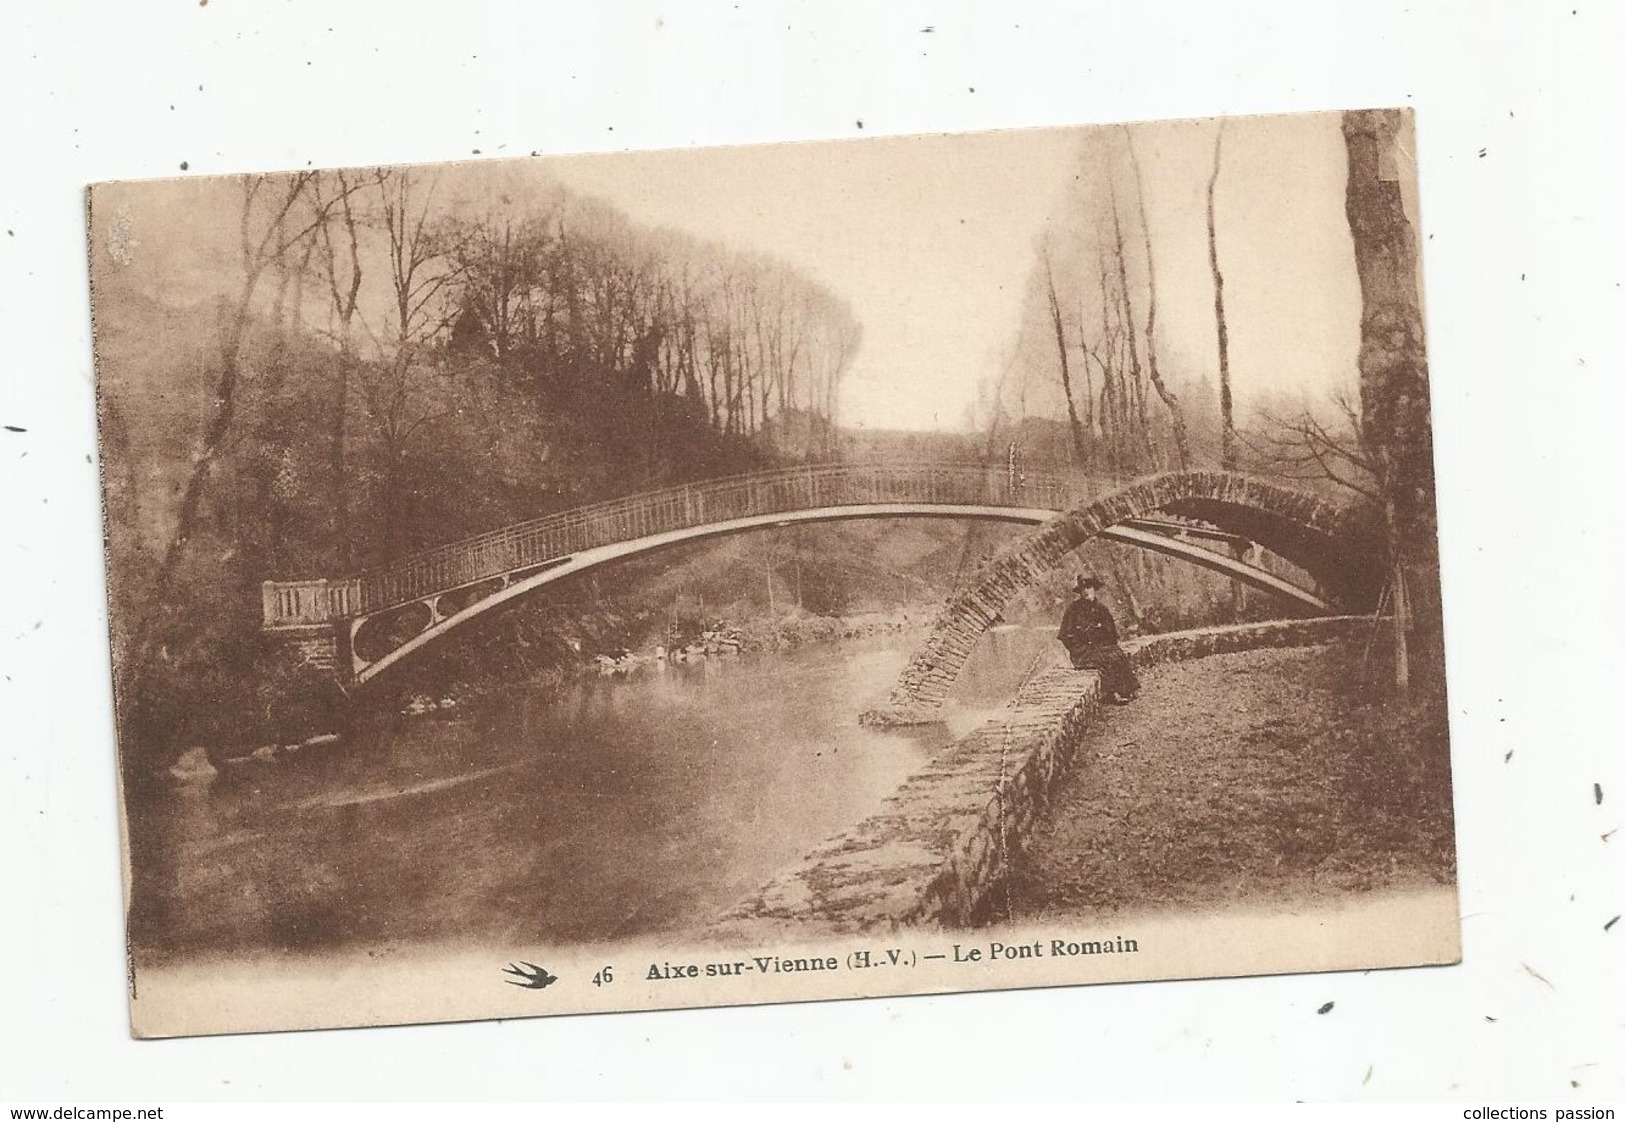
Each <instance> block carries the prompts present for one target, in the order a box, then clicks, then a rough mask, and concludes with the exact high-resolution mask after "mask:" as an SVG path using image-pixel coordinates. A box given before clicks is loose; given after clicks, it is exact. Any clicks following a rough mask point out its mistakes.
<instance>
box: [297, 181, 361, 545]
mask: <svg viewBox="0 0 1625 1122" xmlns="http://www.w3.org/2000/svg"><path fill="white" fill-rule="evenodd" d="M331 174H332V176H333V179H334V181H335V188H334V190H333V191H332V192H329V190H328V188H327V186H326V184H325V182H324V178H323V175H322V174H320V173H318V174H317V175H316V176H314V177H313V178H312V180H311V190H310V206H311V211H312V214H313V215H314V216H315V221H316V240H317V243H318V245H319V247H320V248H319V254H320V261H321V267H322V276H323V278H324V279H325V280H326V281H327V294H328V299H329V301H330V304H329V312H330V314H331V320H332V322H333V324H334V327H333V335H334V337H335V339H336V340H337V342H338V355H337V358H336V361H335V363H334V375H333V416H332V426H333V430H332V435H331V443H330V445H329V447H330V453H329V461H328V462H329V469H330V470H331V472H332V487H333V490H332V495H331V497H330V499H329V500H328V501H329V504H330V505H329V515H330V517H331V524H332V535H333V543H334V546H335V548H336V550H337V554H338V556H337V562H338V566H339V569H340V571H341V572H348V571H349V570H350V568H351V566H352V562H353V561H354V543H353V538H352V535H351V533H350V520H349V480H348V479H347V478H346V475H345V445H346V441H347V438H348V433H347V428H348V422H349V416H350V382H351V376H352V372H353V370H354V368H355V364H356V352H355V317H356V306H357V302H358V300H359V299H360V295H361V278H362V273H363V267H362V253H361V243H360V233H359V229H358V226H359V223H358V220H357V216H356V207H355V204H354V202H353V201H352V199H353V196H354V194H355V192H356V190H357V188H358V186H359V184H358V182H355V181H352V179H351V178H350V177H349V176H348V175H347V174H346V173H345V172H342V171H336V172H332V173H331ZM330 193H332V195H333V197H332V198H331V199H328V198H326V197H325V196H327V195H328V194H330ZM335 224H337V225H338V226H339V230H338V234H339V236H340V238H341V239H342V240H340V241H338V242H335V240H334V229H333V227H334V225H335Z"/></svg>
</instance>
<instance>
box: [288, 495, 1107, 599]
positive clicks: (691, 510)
mask: <svg viewBox="0 0 1625 1122" xmlns="http://www.w3.org/2000/svg"><path fill="white" fill-rule="evenodd" d="M1091 490H1092V488H1091V486H1090V484H1089V481H1088V480H1086V479H1083V478H1081V477H1065V476H1060V475H1051V474H1043V473H1028V474H1023V475H1019V476H1015V477H1012V475H1011V474H1010V473H1009V472H1008V471H1006V470H1005V469H1003V468H984V467H978V466H964V465H953V464H919V465H913V464H818V465H811V466H805V467H793V468H782V469H777V470H774V471H765V472H754V473H752V474H749V475H739V476H732V477H727V478H723V479H715V480H706V481H704V482H701V483H688V484H682V485H680V486H676V487H668V488H665V489H663V490H660V491H652V492H646V493H643V494H639V495H630V496H627V497H625V498H620V499H612V500H609V501H607V502H600V503H593V504H591V505H589V506H582V507H577V508H574V509H572V510H566V511H561V512H559V513H557V514H550V515H545V516H543V517H541V518H534V519H531V520H529V521H526V522H519V523H515V524H514V525H511V526H504V527H502V528H501V529H498V530H492V531H489V532H487V533H483V534H479V535H476V536H474V537H471V538H465V539H462V540H460V541H455V542H449V543H447V544H446V545H443V546H437V547H435V548H434V549H430V550H427V551H425V552H423V553H420V554H417V555H416V556H413V557H409V558H406V559H405V560H403V561H400V562H398V563H396V564H394V565H391V566H389V567H387V568H384V569H378V570H373V571H371V572H367V573H363V574H361V575H360V576H359V577H354V578H349V579H346V580H340V581H295V582H267V584H266V588H265V593H264V597H265V623H266V626H267V627H289V626H306V625H309V624H312V623H320V622H323V621H325V620H331V619H341V618H344V617H346V616H351V615H359V614H365V613H370V612H375V611H379V610H381V609H384V608H389V607H393V606H395V605H397V604H404V603H408V602H410V601H413V600H417V599H420V598H422V597H425V596H432V595H434V594H435V593H437V592H443V591H446V590H448V589H452V588H459V587H462V586H464V585H469V584H474V583H477V582H478V581H481V580H485V579H489V578H492V577H497V576H501V575H502V574H504V573H513V572H515V571H521V570H524V569H528V568H534V567H540V566H543V565H546V564H548V563H549V562H556V561H559V560H562V559H564V558H567V557H569V556H571V555H572V554H576V553H580V552H581V551H583V550H587V549H593V548H596V547H599V546H605V545H613V544H616V543H618V542H623V541H630V540H632V539H635V538H643V537H649V536H652V535H655V534H662V533H669V532H673V531H678V530H686V529H692V528H694V527H698V526H706V525H714V524H717V523H721V522H729V521H733V520H736V519H742V518H754V517H760V516H762V515H768V514H780V513H788V512H791V511H798V510H811V509H818V508H823V507H843V506H875V505H881V504H891V503H906V504H918V505H939V504H940V505H954V506H998V507H1024V508H1033V509H1041V510H1061V509H1066V508H1067V507H1070V506H1072V505H1074V504H1075V503H1077V502H1078V501H1081V500H1082V499H1084V498H1086V497H1087V495H1088V493H1089V492H1090V491H1091ZM318 586H319V587H318Z"/></svg>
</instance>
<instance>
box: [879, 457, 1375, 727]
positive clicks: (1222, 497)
mask: <svg viewBox="0 0 1625 1122" xmlns="http://www.w3.org/2000/svg"><path fill="white" fill-rule="evenodd" d="M1156 513H1168V514H1174V515H1181V516H1185V517H1190V518H1196V519H1201V520H1202V521H1204V522H1208V523H1211V524H1213V525H1215V526H1218V527H1221V528H1222V529H1225V530H1229V531H1233V532H1234V533H1236V534H1237V535H1238V536H1242V537H1245V538H1247V539H1249V540H1251V541H1254V542H1256V543H1258V544H1259V545H1262V546H1263V547H1264V548H1266V549H1268V550H1270V551H1271V552H1273V553H1275V554H1277V555H1279V556H1281V557H1283V558H1285V559H1286V560H1287V561H1290V562H1292V563H1293V564H1294V565H1297V566H1298V567H1299V568H1301V569H1303V570H1305V571H1306V572H1308V573H1309V574H1310V575H1311V576H1313V577H1314V578H1315V579H1316V580H1317V581H1318V582H1319V583H1320V585H1321V587H1322V589H1323V590H1325V592H1326V594H1327V597H1328V600H1329V601H1330V605H1331V606H1335V607H1336V608H1338V609H1339V610H1342V611H1347V612H1360V611H1368V610H1371V609H1372V608H1373V606H1374V605H1375V602H1376V599H1377V596H1378V594H1379V591H1380V588H1381V579H1382V571H1383V566H1382V563H1381V557H1380V556H1379V546H1378V542H1379V541H1380V538H1379V536H1378V535H1376V534H1374V533H1372V532H1371V530H1372V527H1371V525H1370V521H1369V513H1368V512H1367V511H1366V510H1364V509H1362V508H1358V507H1347V506H1341V505H1338V504H1335V503H1331V502H1328V501H1326V500H1325V499H1322V498H1320V497H1318V496H1315V495H1311V494H1308V493H1306V492H1302V491H1296V490H1291V489H1289V488H1285V487H1281V486H1278V485H1276V484H1273V483H1269V482H1266V481H1265V480H1262V479H1257V478H1254V477H1252V476H1247V475H1242V474H1239V473H1235V472H1222V471H1185V472H1169V473H1166V474H1162V475H1155V476H1151V477H1148V478H1146V479H1142V480H1139V481H1138V482H1135V483H1132V484H1129V485H1127V486H1124V487H1122V488H1121V489H1119V490H1117V491H1114V492H1112V493H1111V494H1108V495H1105V496H1102V497H1100V498H1098V499H1095V500H1094V501H1091V502H1087V503H1084V504H1082V505H1079V506H1076V507H1074V508H1072V509H1070V510H1067V511H1065V512H1063V513H1061V514H1058V515H1056V516H1055V517H1053V518H1051V519H1049V520H1048V521H1046V522H1045V523H1044V524H1043V525H1042V526H1040V527H1039V528H1038V529H1037V530H1036V531H1035V532H1034V533H1033V534H1031V535H1029V536H1028V537H1027V538H1025V539H1024V540H1022V541H1021V542H1018V543H1016V544H1014V545H1012V546H1010V547H1009V548H1007V549H1005V550H1004V551H1002V552H1001V553H999V554H998V555H997V556H995V557H993V558H992V559H990V560H989V561H988V562H987V563H986V564H984V565H983V566H982V568H981V570H980V571H979V572H978V574H977V579H976V582H975V584H974V585H972V586H971V587H970V588H968V589H965V590H963V591H961V592H957V593H955V594H954V595H953V596H952V597H950V598H949V600H948V602H947V603H946V604H945V605H944V606H943V607H942V609H941V611H940V612H939V613H938V615H937V618H936V620H935V621H934V622H933V624H932V626H931V633H930V635H929V636H928V637H927V638H926V640H925V642H924V643H923V644H922V645H921V647H920V650H919V651H918V652H917V653H916V654H915V655H914V657H913V658H912V659H911V660H910V661H909V663H908V665H907V666H905V667H904V668H903V670H902V672H901V673H900V674H899V676H898V679H897V683H896V685H895V686H894V687H893V688H892V691H891V695H890V697H889V699H888V706H887V708H884V709H879V710H871V711H870V712H869V713H866V714H865V715H864V719H865V721H868V722H871V723H879V724H886V723H911V722H919V721H925V720H930V719H932V714H933V713H934V712H935V711H936V710H937V709H938V708H939V707H940V706H941V705H942V703H943V701H944V700H945V699H946V698H947V696H948V692H949V690H950V689H952V687H953V685H954V682H955V681H957V680H958V677H959V673H960V671H961V670H962V669H963V668H964V665H965V662H966V660H967V659H969V658H970V654H971V651H972V649H973V648H974V647H975V646H976V642H977V640H978V639H980V638H981V636H982V634H983V632H985V631H986V630H987V629H988V628H989V627H991V626H992V625H993V623H994V622H995V621H996V620H997V619H998V618H999V616H1000V615H1001V613H1002V612H1003V611H1004V609H1005V608H1006V606H1008V604H1009V603H1010V601H1011V600H1012V599H1013V598H1014V597H1015V596H1016V595H1018V594H1019V593H1021V592H1022V591H1023V590H1025V589H1026V588H1028V587H1030V586H1031V585H1033V584H1034V583H1035V582H1036V581H1037V580H1038V579H1039V578H1041V577H1042V576H1043V575H1045V574H1046V573H1048V572H1050V571H1052V570H1054V569H1055V568H1056V567H1058V566H1059V565H1060V564H1061V563H1062V562H1063V561H1064V560H1065V559H1066V557H1067V555H1068V554H1070V553H1072V552H1073V551H1074V550H1076V549H1077V548H1078V547H1079V546H1081V545H1083V544H1084V543H1085V542H1088V541H1090V540H1092V539H1094V538H1097V537H1102V536H1104V537H1108V538H1111V537H1115V536H1116V535H1114V534H1113V533H1112V531H1113V528H1114V527H1117V526H1120V525H1121V524H1123V523H1125V522H1132V521H1133V520H1135V519H1141V518H1145V517H1147V516H1149V515H1152V514H1156Z"/></svg>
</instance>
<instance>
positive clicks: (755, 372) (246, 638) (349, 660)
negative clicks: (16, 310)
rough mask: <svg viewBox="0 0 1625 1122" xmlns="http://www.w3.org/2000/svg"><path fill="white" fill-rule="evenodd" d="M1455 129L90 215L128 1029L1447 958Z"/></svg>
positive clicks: (1094, 134) (940, 149)
mask: <svg viewBox="0 0 1625 1122" xmlns="http://www.w3.org/2000/svg"><path fill="white" fill-rule="evenodd" d="M1416 128H1417V119H1416V117H1415V116H1414V115H1413V114H1412V113H1411V112H1410V111H1408V110H1402V109H1382V108H1379V109H1352V110H1349V111H1346V112H1328V113H1305V114H1294V115H1279V116H1237V117H1216V118H1207V119H1201V120H1184V121H1167V122H1148V123H1131V124H1122V125H1095V126H1089V127H1075V128H1042V129H1019V130H1006V131H994V132H968V133H955V134H949V135H920V136H897V137H885V138H873V139H855V140H842V141H823V142H802V143H777V144H769V145H742V146H735V147H720V148H698V149H683V150H669V151H646V152H645V151H637V152H624V153H613V154H598V155H579V156H551V155H549V156H541V157H534V158H522V159H501V160H480V161H473V162H466V163H446V164H422V165H411V166H387V167H359V168H345V169H334V170H326V169H323V170H317V169H314V168H307V169H305V170H303V171H290V172H274V173H273V172H266V173H249V174H241V175H207V176H192V177H188V178H181V179H169V180H148V181H131V182H111V183H101V184H98V185H96V186H94V187H93V188H91V190H90V193H89V197H88V238H89V254H90V273H91V304H92V311H93V333H94V350H95V381H96V395H97V402H98V409H97V413H98V425H99V437H100V447H101V474H102V487H103V501H104V516H105V533H106V544H107V565H108V600H109V623H110V631H111V636H112V665H113V678H114V692H115V701H116V717H117V738H118V762H119V792H120V802H121V807H122V816H123V823H122V830H123V848H124V861H125V876H126V914H125V922H126V937H127V943H128V966H129V992H128V996H129V1001H130V1009H131V1018H132V1023H133V1025H134V1029H135V1031H136V1033H137V1035H141V1036H178V1035H196V1034H211V1033H235V1032H258V1031H279V1030H286V1029H308V1028H324V1027H336V1026H349V1025H367V1024H387V1023H403V1022H423V1021H439V1020H461V1019H487V1018H499V1017H522V1016H538V1015H548V1014H556V1013H584V1012H596V1011H609V1010H625V1009H649V1008H668V1007H681V1006H701V1005H732V1004H753V1003H765V1002H783V1001H802V1000H816V999H825V998H847V997H863V996H878V995H891V994H904V993H943V992H954V991H963V990H985V989H1001V988H1024V987H1034V986H1056V985H1080V984H1088V983H1096V982H1112V981H1130V980H1144V979H1173V978H1194V977H1217V976H1233V975H1253V974H1279V973H1293V972H1303V971H1324V970H1354V969H1362V970H1363V969H1372V968H1378V967H1409V966H1425V965H1440V964H1449V963H1454V962H1457V961H1459V960H1460V921H1459V918H1458V917H1459V914H1460V909H1459V907H1458V902H1457V882H1456V851H1455V828H1454V822H1453V812H1452V789H1451V769H1450V750H1449V735H1448V723H1447V716H1448V710H1447V704H1446V683H1445V644H1444V620H1443V608H1442V605H1441V585H1440V563H1439V548H1438V537H1437V519H1436V514H1435V492H1434V456H1433V430H1432V420H1431V412H1430V398H1429V378H1428V359H1427V346H1426V343H1427V340H1426V332H1425V330H1424V299H1423V280H1422V257H1421V245H1422V235H1421V230H1422V226H1423V217H1424V216H1423V210H1424V208H1425V200H1420V199H1419V197H1418V190H1417V176H1416V166H1417V165H1416V152H1417V137H1416ZM1599 801H1600V793H1599Z"/></svg>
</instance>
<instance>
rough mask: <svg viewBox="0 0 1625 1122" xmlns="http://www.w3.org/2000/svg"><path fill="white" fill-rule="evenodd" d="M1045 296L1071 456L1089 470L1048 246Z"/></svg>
mask: <svg viewBox="0 0 1625 1122" xmlns="http://www.w3.org/2000/svg"><path fill="white" fill-rule="evenodd" d="M1043 256H1044V283H1045V295H1047V296H1048V297H1049V314H1050V323H1051V324H1052V325H1053V327H1054V328H1055V350H1056V354H1057V356H1058V357H1059V358H1060V360H1061V393H1062V394H1063V395H1064V396H1065V397H1066V416H1067V422H1068V424H1069V425H1070V426H1071V431H1072V454H1073V456H1074V457H1075V458H1076V460H1077V463H1078V466H1079V467H1080V468H1082V469H1083V470H1084V471H1087V470H1089V443H1088V441H1087V439H1085V437H1084V432H1083V422H1082V421H1081V420H1080V419H1079V418H1078V404H1077V401H1076V400H1075V399H1074V398H1073V396H1072V363H1071V360H1070V359H1069V357H1068V355H1067V344H1066V325H1065V324H1064V323H1063V322H1062V320H1061V301H1060V299H1059V297H1057V296H1056V294H1055V272H1054V270H1053V269H1052V268H1051V267H1050V254H1049V245H1048V243H1047V242H1046V244H1045V245H1044V249H1043Z"/></svg>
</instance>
